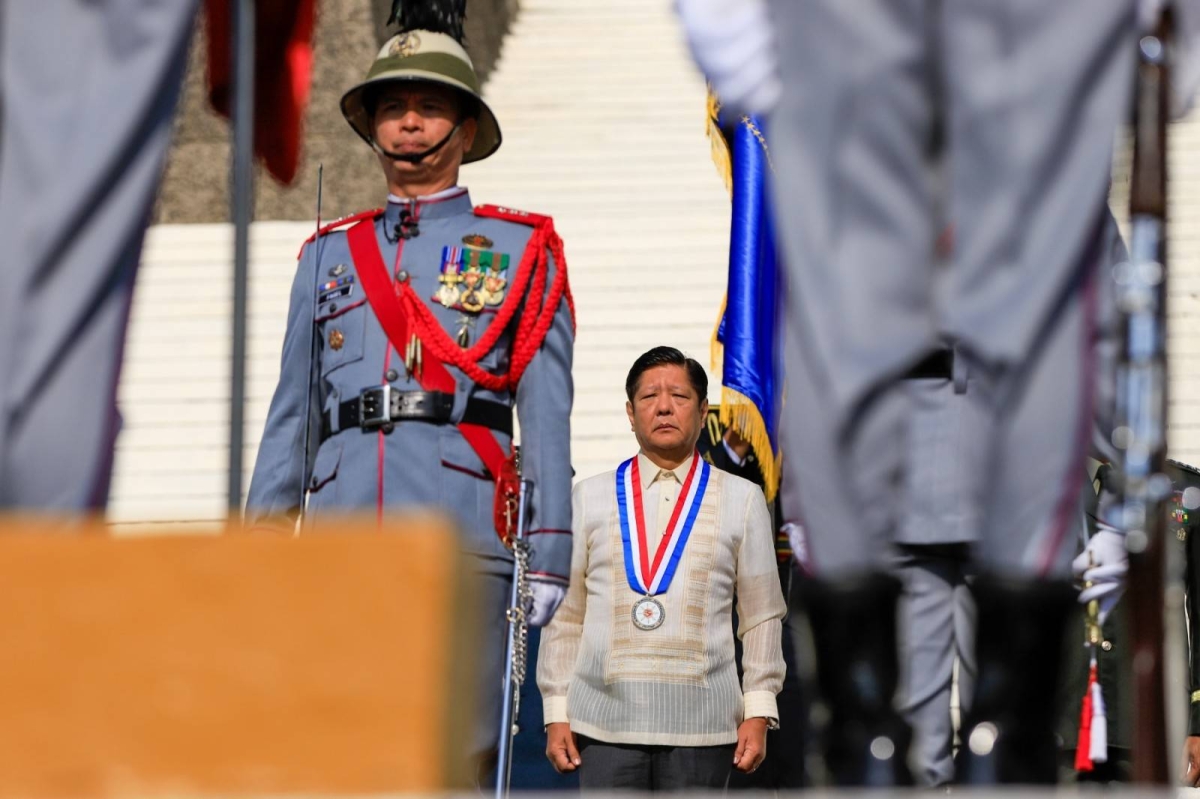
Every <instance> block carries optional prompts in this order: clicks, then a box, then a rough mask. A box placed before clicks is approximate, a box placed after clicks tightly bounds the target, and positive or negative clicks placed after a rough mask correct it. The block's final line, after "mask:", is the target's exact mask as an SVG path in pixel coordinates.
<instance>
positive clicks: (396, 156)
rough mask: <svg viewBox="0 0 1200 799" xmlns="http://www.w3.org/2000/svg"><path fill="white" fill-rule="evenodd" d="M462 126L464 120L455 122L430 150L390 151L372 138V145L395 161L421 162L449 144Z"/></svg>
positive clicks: (381, 153) (378, 151)
mask: <svg viewBox="0 0 1200 799" xmlns="http://www.w3.org/2000/svg"><path fill="white" fill-rule="evenodd" d="M461 127H462V122H461V121H460V122H458V123H457V124H455V126H454V127H453V128H451V129H450V132H449V133H447V134H446V135H445V136H444V137H443V138H442V140H441V141H440V142H438V143H437V144H435V145H433V146H432V147H430V148H429V149H428V150H422V151H421V152H419V153H393V152H389V151H387V150H385V149H383V147H382V146H381V145H380V144H379V142H377V141H375V140H374V139H371V146H372V147H374V148H375V152H377V153H379V154H380V155H382V156H384V157H385V158H390V159H391V160H393V161H403V162H404V163H406V164H419V163H421V162H422V161H424V160H425V159H426V158H428V157H429V156H431V155H433V154H434V153H436V152H437V151H438V150H440V149H442V148H443V147H445V146H446V145H447V144H449V143H450V139H451V138H453V137H454V134H455V133H458V129H459V128H461Z"/></svg>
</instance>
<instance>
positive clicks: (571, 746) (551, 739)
mask: <svg viewBox="0 0 1200 799" xmlns="http://www.w3.org/2000/svg"><path fill="white" fill-rule="evenodd" d="M546 759H547V760H549V761H550V765H552V766H554V770H555V771H557V772H558V773H559V774H566V773H568V772H571V771H574V770H575V769H577V768H579V765H580V764H581V763H582V762H583V761H582V760H581V759H580V758H579V750H578V749H576V748H575V733H574V732H572V731H571V725H570V724H568V723H567V722H565V721H556V722H554V723H553V724H547V725H546Z"/></svg>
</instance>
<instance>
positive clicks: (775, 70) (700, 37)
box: [676, 0, 783, 114]
mask: <svg viewBox="0 0 1200 799" xmlns="http://www.w3.org/2000/svg"><path fill="white" fill-rule="evenodd" d="M676 9H677V10H678V12H679V18H680V19H681V20H682V21H683V30H684V33H685V34H686V35H687V40H688V45H689V46H690V47H691V50H692V57H693V58H695V59H696V63H697V64H698V65H699V66H700V70H701V71H702V72H703V73H704V74H705V75H706V76H707V77H708V80H709V82H710V83H712V86H713V90H714V91H716V93H717V96H718V97H719V98H720V99H721V104H722V105H724V106H727V107H729V108H731V109H733V110H735V111H737V112H738V113H742V114H765V113H767V112H769V111H770V110H771V109H772V108H774V107H775V104H776V103H777V102H779V96H780V94H782V92H783V83H782V82H781V81H780V79H779V65H778V61H777V56H776V53H775V36H774V33H773V31H772V28H771V22H770V19H769V18H768V16H767V5H766V1H765V0H676Z"/></svg>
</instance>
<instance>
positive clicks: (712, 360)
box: [708, 294, 729, 375]
mask: <svg viewBox="0 0 1200 799" xmlns="http://www.w3.org/2000/svg"><path fill="white" fill-rule="evenodd" d="M728 302H729V295H728V294H726V295H725V296H724V297H722V298H721V310H719V311H717V321H716V322H714V323H713V332H712V341H711V342H710V343H709V345H708V360H709V366H711V367H712V373H713V374H714V375H719V374H722V372H723V369H724V361H725V345H724V344H722V343H721V340H720V339H718V338H717V333H718V332H719V331H720V330H721V320H722V319H723V318H725V306H726V304H728Z"/></svg>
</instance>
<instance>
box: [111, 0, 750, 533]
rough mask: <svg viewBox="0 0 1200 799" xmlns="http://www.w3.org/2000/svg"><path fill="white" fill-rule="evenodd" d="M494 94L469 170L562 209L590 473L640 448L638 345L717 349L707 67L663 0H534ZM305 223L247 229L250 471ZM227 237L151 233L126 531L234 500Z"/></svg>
mask: <svg viewBox="0 0 1200 799" xmlns="http://www.w3.org/2000/svg"><path fill="white" fill-rule="evenodd" d="M364 66H365V65H364ZM486 94H487V99H488V102H489V103H490V104H491V105H492V107H493V109H494V110H495V112H496V115H497V116H498V117H499V119H500V124H501V128H502V130H503V133H504V145H503V146H502V147H501V148H500V150H499V152H498V153H497V154H496V155H495V156H493V157H492V158H491V159H489V160H487V161H484V162H483V163H481V164H478V165H471V166H468V167H466V168H465V169H464V170H463V175H462V181H463V183H464V184H465V185H467V186H469V187H470V188H471V192H472V196H473V198H474V199H475V201H476V202H477V203H485V202H486V203H495V204H500V205H508V206H512V207H516V208H523V209H526V210H530V211H537V212H539V213H544V214H550V215H551V216H553V217H554V219H555V222H556V225H557V228H558V230H559V232H560V233H561V234H562V236H563V239H564V241H565V243H566V254H567V260H568V263H569V265H570V275H571V283H572V288H573V290H574V294H575V300H576V310H577V314H578V339H577V344H576V351H575V370H574V374H575V390H576V394H575V411H574V414H573V417H572V448H573V458H572V459H573V462H574V468H575V470H576V473H577V475H578V476H579V477H586V476H589V475H591V474H595V473H597V472H600V471H603V470H605V469H610V468H612V467H613V466H615V465H616V463H617V462H618V461H619V460H620V459H622V458H624V457H628V455H629V454H631V453H632V451H633V448H634V446H635V444H634V440H633V436H632V434H631V433H630V432H629V425H628V422H627V421H626V420H625V416H624V403H625V396H624V389H623V386H624V382H625V374H626V372H627V370H628V368H629V366H630V364H631V363H632V362H633V360H634V358H635V357H637V355H638V354H640V353H641V352H643V351H644V350H646V349H648V348H649V347H652V346H654V345H657V344H670V345H673V346H676V347H679V348H681V349H683V350H684V351H685V352H687V353H689V354H691V355H693V356H694V357H696V358H698V359H699V360H700V361H701V362H702V363H705V364H707V363H708V350H709V338H710V336H711V334H712V327H713V322H714V320H715V317H716V314H717V310H718V308H719V306H720V302H721V298H722V294H723V291H724V280H725V268H726V258H727V242H728V226H729V220H728V215H729V206H728V198H727V195H726V193H725V189H724V187H723V186H722V184H721V182H720V180H719V179H718V177H717V175H716V172H715V171H714V168H713V166H712V163H711V160H710V157H709V146H708V141H707V139H706V137H705V134H704V111H705V89H704V83H703V80H702V79H701V78H700V76H699V75H698V74H697V73H696V71H695V69H694V67H693V66H692V65H691V62H690V59H689V58H688V56H687V53H686V50H685V47H684V45H683V42H682V40H681V39H680V34H679V30H678V26H677V24H676V21H675V18H674V16H673V13H672V11H671V3H670V0H522V3H521V10H520V12H519V14H518V16H517V19H516V22H515V24H514V26H513V29H512V31H511V33H510V35H509V37H508V38H507V40H506V42H505V46H504V51H503V54H502V57H501V59H500V62H499V64H498V66H497V69H496V71H495V72H494V73H493V75H492V77H491V79H490V81H489V83H488V85H487V87H486ZM371 157H372V156H371V155H370V153H369V151H368V150H367V149H366V148H365V147H364V148H363V158H371ZM380 200H381V202H382V186H381V198H380ZM311 232H312V225H311V224H308V223H291V222H260V223H256V224H255V225H254V228H253V230H252V252H251V257H252V265H251V298H250V340H249V347H248V349H249V363H248V381H249V384H248V388H247V404H246V439H247V445H246V448H245V452H244V455H245V458H244V463H245V468H246V473H245V474H246V481H245V482H246V485H247V486H248V484H249V476H250V471H249V470H250V469H251V468H252V467H253V463H254V456H255V453H256V451H257V445H258V441H259V438H260V437H261V435H262V426H263V422H264V419H265V417H266V410H267V405H268V403H269V402H270V397H271V392H272V390H273V388H274V384H275V380H276V378H277V377H278V371H279V363H278V360H279V350H280V343H281V341H282V337H283V330H284V323H285V318H286V313H287V302H288V291H289V287H290V284H291V279H292V275H293V273H294V270H295V255H296V251H297V249H298V248H299V245H300V243H301V242H302V241H303V240H304V238H305V237H307V236H308V235H310V233H311ZM230 252H231V231H230V229H229V227H228V226H227V225H162V226H157V227H155V228H152V229H151V231H150V233H149V235H148V237H147V242H146V251H145V255H144V258H143V268H142V271H141V274H140V276H139V284H138V289H137V293H136V296H135V299H134V308H133V319H132V322H131V327H130V336H129V344H128V346H127V350H126V365H125V372H124V375H123V378H122V383H121V392H120V402H121V409H122V413H123V415H124V418H125V428H124V431H123V433H122V435H121V437H120V439H119V441H118V451H117V461H116V474H115V478H114V483H113V490H112V501H111V504H110V517H111V519H112V520H113V521H114V522H116V523H118V524H119V525H120V529H121V530H122V531H124V532H136V531H137V530H138V528H139V527H146V526H147V525H157V524H160V523H162V522H185V523H187V524H188V525H189V526H201V527H214V526H215V524H214V523H215V522H217V521H218V520H220V519H221V518H223V516H224V513H225V486H226V479H227V478H226V475H227V471H226V459H227V454H226V453H227V443H228V442H227V439H228V433H227V425H228V410H227V407H228V396H229V365H228V364H229V352H230V326H231V323H230V305H231V288H230V287H231V284H232V277H231V275H232V269H231V265H230ZM717 382H718V381H717V379H716V378H714V379H713V385H714V391H713V396H714V398H715V397H716V396H717V393H716V391H715V386H716V383H717Z"/></svg>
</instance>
